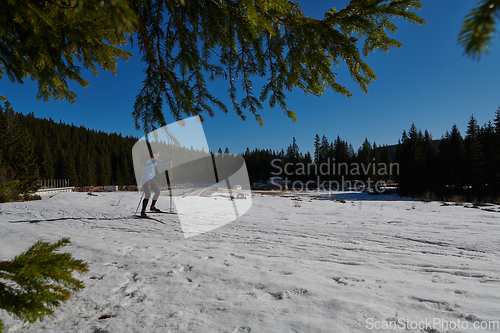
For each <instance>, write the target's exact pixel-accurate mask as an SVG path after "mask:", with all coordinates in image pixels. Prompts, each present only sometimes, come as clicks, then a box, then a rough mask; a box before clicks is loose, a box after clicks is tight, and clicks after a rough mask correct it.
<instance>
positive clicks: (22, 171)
mask: <svg viewBox="0 0 500 333" xmlns="http://www.w3.org/2000/svg"><path fill="white" fill-rule="evenodd" d="M0 139H1V140H0V184H6V183H9V182H10V183H11V184H12V181H14V180H18V181H19V182H18V183H16V185H17V189H18V191H17V193H29V192H33V191H35V190H36V188H37V185H38V180H40V179H54V178H67V179H69V180H70V186H94V185H134V184H137V182H136V179H135V174H134V168H133V161H132V147H133V145H134V144H135V143H136V142H137V140H138V139H137V138H135V137H131V136H126V137H123V136H122V135H119V134H107V133H104V132H100V131H99V132H98V131H95V130H89V129H86V128H84V127H82V126H80V127H77V126H74V125H67V124H63V123H62V122H59V123H57V122H55V121H53V120H52V119H49V120H47V119H39V118H36V117H35V116H34V115H33V113H30V114H28V115H23V114H21V113H17V112H15V111H14V110H13V108H12V105H11V104H10V103H9V102H8V101H7V102H5V104H4V105H3V106H2V105H0ZM200 153H202V154H203V156H207V155H206V153H205V152H200ZM192 154H195V155H196V152H194V151H193V152H192ZM241 155H242V156H243V158H244V160H245V163H246V166H247V170H248V174H249V178H250V182H251V183H253V182H255V181H258V180H262V181H264V182H265V181H267V180H268V179H269V178H270V177H272V176H280V177H283V178H286V179H287V180H288V181H290V182H301V183H307V182H309V184H313V183H315V185H318V182H320V181H335V182H336V183H337V184H342V182H344V181H350V180H359V181H363V182H365V183H366V181H367V180H370V181H371V182H373V183H372V184H374V183H375V182H377V181H384V182H388V181H393V182H395V183H397V184H398V191H399V192H400V194H404V195H422V194H424V193H426V192H428V193H433V194H435V195H439V196H443V195H452V194H460V195H467V196H474V197H498V196H500V190H499V189H500V168H499V167H498V165H500V108H498V109H497V110H496V112H495V117H494V119H493V121H489V122H487V123H486V124H484V125H483V126H479V125H478V123H477V120H476V118H475V117H474V116H473V115H472V116H471V117H470V119H469V122H468V125H467V131H466V133H465V136H462V135H461V133H460V132H459V130H458V128H457V126H456V125H454V126H453V127H452V128H451V130H450V131H447V132H446V133H445V134H444V135H443V136H442V137H441V139H438V140H435V139H433V138H432V136H431V134H430V133H429V132H428V131H427V130H425V131H424V132H422V131H421V130H419V129H417V127H416V126H415V125H414V124H412V125H411V127H410V129H409V130H408V131H406V130H405V131H403V133H402V137H401V139H400V140H399V142H398V144H397V145H395V146H378V145H377V144H376V143H373V144H372V143H370V142H369V141H368V139H365V141H364V142H363V144H362V145H361V147H359V148H358V149H357V150H355V149H354V148H353V146H352V145H351V144H349V143H348V142H347V141H344V140H342V139H341V138H340V137H339V136H337V137H336V139H335V140H333V141H330V140H328V138H327V137H326V135H322V136H321V137H320V136H319V135H318V134H316V136H315V137H314V152H313V154H311V153H310V152H306V153H302V152H301V151H300V149H299V147H298V145H297V142H296V139H295V138H293V139H292V143H291V144H290V145H289V146H288V147H287V148H286V149H281V150H277V151H275V150H270V149H254V150H252V151H250V149H249V148H247V149H246V151H245V152H244V153H242V154H241ZM165 156H166V155H165ZM165 156H164V157H163V158H167V159H168V158H170V157H169V156H167V157H165ZM224 156H225V157H230V156H234V155H233V154H231V153H230V152H229V149H227V148H226V150H225V151H224V152H222V150H221V149H219V151H218V152H217V153H215V154H214V153H212V159H213V160H214V161H215V160H217V159H218V158H223V157H224ZM229 161H231V162H229ZM207 163H210V162H209V160H207V159H206V158H205V159H203V160H200V162H199V163H198V162H192V163H189V164H187V165H183V166H182V167H179V168H177V169H178V170H177V171H176V177H175V178H176V179H175V180H177V182H178V181H181V182H184V181H191V182H194V183H196V182H203V181H204V177H205V176H206V175H205V172H202V171H200V170H201V169H203V170H205V169H206V164H207ZM224 163H226V165H229V164H228V163H232V164H235V165H234V166H233V167H232V168H231V169H237V168H238V165H239V162H237V161H236V160H234V161H233V160H228V159H225V162H224ZM202 164H203V165H202ZM200 168H201V169H200ZM205 178H206V177H205ZM177 182H176V183H177ZM162 185H164V186H166V185H167V184H166V182H165V184H163V183H162ZM0 195H1V193H0ZM4 200H5V198H4Z"/></svg>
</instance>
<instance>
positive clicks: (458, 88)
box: [0, 0, 500, 153]
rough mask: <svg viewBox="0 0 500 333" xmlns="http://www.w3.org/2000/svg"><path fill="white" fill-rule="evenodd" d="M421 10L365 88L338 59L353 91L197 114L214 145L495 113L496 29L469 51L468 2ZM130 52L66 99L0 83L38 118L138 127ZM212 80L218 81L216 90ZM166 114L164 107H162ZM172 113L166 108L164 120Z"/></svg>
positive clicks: (435, 131) (432, 128)
mask: <svg viewBox="0 0 500 333" xmlns="http://www.w3.org/2000/svg"><path fill="white" fill-rule="evenodd" d="M301 3H302V9H303V10H304V11H305V13H306V14H308V15H311V16H313V17H316V18H321V17H322V15H323V13H324V12H325V11H327V10H328V9H329V8H330V7H332V6H334V7H337V9H340V8H342V7H344V6H345V4H346V3H348V1H346V0H341V1H301ZM422 3H423V8H422V9H421V10H420V11H419V15H420V16H422V17H423V18H424V19H425V20H426V24H425V25H424V26H414V25H412V24H410V23H408V22H406V21H403V20H401V21H398V22H397V26H398V27H399V30H398V32H397V33H396V34H394V35H393V37H394V38H396V39H397V40H399V41H400V42H402V43H403V46H402V48H401V49H392V50H391V51H389V53H385V52H376V53H373V54H371V55H370V56H369V57H368V60H367V62H368V64H369V65H370V66H371V67H372V68H373V69H374V70H375V73H376V74H377V76H378V79H377V80H376V81H374V82H373V83H371V84H370V85H369V87H368V89H369V92H368V93H367V94H365V93H364V92H362V91H361V90H360V89H359V87H358V86H357V85H356V84H355V83H354V82H353V81H352V79H351V77H350V75H349V74H348V73H347V71H346V70H345V66H343V67H340V68H339V69H338V70H337V72H338V73H339V76H338V81H339V83H341V84H344V85H346V87H347V88H348V89H349V90H350V91H351V93H352V94H353V96H352V97H351V98H348V97H345V96H342V95H339V94H335V93H334V92H333V91H328V92H327V93H326V94H324V95H323V96H321V97H315V96H306V95H305V94H304V93H303V92H301V91H298V90H297V91H296V92H294V93H289V95H288V106H289V108H290V109H292V110H293V111H294V112H295V113H296V115H297V118H298V122H296V123H294V122H292V120H290V119H289V118H287V117H286V116H285V115H284V113H283V111H282V110H281V109H279V108H274V109H273V108H270V107H269V106H267V107H265V108H264V110H263V111H262V112H261V115H262V117H263V119H264V121H265V123H266V124H265V126H263V127H261V126H259V125H258V123H257V122H256V121H255V120H254V118H253V117H252V116H251V115H250V114H249V115H248V118H247V121H245V122H244V121H242V120H241V119H240V118H239V117H238V116H236V114H235V113H234V112H230V113H229V114H223V113H222V112H217V113H216V115H215V117H214V118H211V119H210V118H206V121H205V123H204V124H203V127H204V130H205V135H206V137H207V141H208V145H209V147H210V149H211V150H212V151H217V150H218V149H219V148H222V150H224V149H225V148H226V147H228V148H229V150H230V151H231V152H234V153H241V152H244V151H245V150H246V148H247V147H249V148H250V149H251V150H252V149H254V148H262V149H267V148H270V149H273V150H279V149H281V148H283V149H286V148H287V147H288V146H289V145H290V144H291V142H292V138H293V137H295V138H296V139H297V143H298V145H299V148H300V150H301V151H302V152H306V151H310V152H311V153H313V139H314V136H315V135H316V134H319V135H320V136H322V135H323V134H324V135H326V136H327V137H328V139H329V140H330V141H333V140H334V139H335V138H336V137H337V135H339V136H340V138H341V139H343V140H346V141H347V142H349V143H351V144H352V145H353V147H354V148H355V149H357V148H358V147H359V146H360V145H361V144H362V142H363V141H364V139H365V138H368V140H369V141H370V142H372V143H373V142H376V143H377V144H378V145H381V144H389V145H390V144H395V143H397V141H398V139H399V138H400V137H401V133H402V131H403V130H405V129H408V128H409V127H410V125H411V123H412V122H414V123H415V125H416V126H417V128H421V129H422V130H424V129H427V130H429V132H430V133H431V134H432V135H433V137H434V138H440V137H441V135H443V134H444V133H445V132H446V130H449V129H451V127H452V126H453V124H456V125H457V126H458V128H459V130H460V131H461V133H462V134H463V135H464V134H465V130H466V125H467V121H468V119H469V117H470V115H471V114H474V116H475V117H476V118H477V120H478V122H479V124H480V125H483V124H484V123H485V122H487V121H488V120H492V119H493V116H494V112H495V110H496V109H497V108H498V107H499V106H500V99H499V98H498V96H499V93H498V87H499V81H498V75H499V74H500V61H499V59H500V57H499V55H500V47H499V46H498V44H499V42H500V40H499V36H498V35H497V36H495V38H494V45H493V47H492V48H491V52H490V54H489V55H485V56H483V57H482V58H481V60H480V61H479V62H478V61H472V60H470V59H469V58H467V57H465V56H464V55H463V49H462V48H461V47H459V46H458V45H457V36H458V33H459V31H460V27H461V25H462V22H463V19H464V16H465V15H466V14H467V13H468V12H469V11H470V9H471V8H473V7H474V6H475V4H476V1H472V0H460V1H457V0H439V1H436V0H423V1H422ZM132 51H135V53H136V55H135V57H134V58H133V59H132V60H130V61H128V62H124V61H120V62H119V64H118V69H117V70H118V75H116V76H114V75H112V74H111V73H106V72H101V73H100V75H99V76H98V77H94V76H92V74H91V73H87V74H85V75H84V77H85V78H86V79H87V80H88V81H89V82H90V86H88V87H87V88H81V87H79V86H78V85H76V84H72V85H71V87H72V88H73V89H74V91H75V92H76V93H77V94H78V98H77V102H76V104H74V105H72V104H70V103H69V102H67V101H51V102H49V103H44V102H42V101H37V100H36V98H35V97H36V92H37V85H36V83H34V82H31V81H29V80H27V81H26V83H25V84H23V85H19V84H17V83H11V82H9V81H8V79H6V78H4V79H3V80H1V81H0V91H1V94H2V95H3V96H6V97H7V98H8V99H9V101H10V102H11V103H12V104H13V107H14V110H16V111H17V112H22V113H25V114H27V113H29V112H33V113H34V114H35V116H37V117H41V118H52V119H54V120H56V121H59V120H62V122H64V123H68V124H74V125H77V126H85V127H87V128H92V129H96V130H100V131H104V132H108V133H114V132H116V133H121V134H123V135H133V136H137V137H140V136H142V135H143V133H142V132H141V131H136V130H135V128H134V124H133V119H132V116H131V112H132V108H133V104H134V99H135V96H136V95H137V93H138V91H139V89H140V88H141V83H142V80H143V73H142V70H143V65H142V63H141V62H140V55H139V54H138V50H137V48H135V49H132ZM227 88H228V87H227V86H224V85H223V84H222V85H218V86H216V87H215V89H216V91H215V94H216V95H217V96H219V97H221V98H224V97H225V96H226V95H227V93H226V91H227ZM217 89H218V90H217ZM165 112H166V114H168V110H165ZM168 119H170V120H172V121H173V119H172V118H169V117H167V120H168Z"/></svg>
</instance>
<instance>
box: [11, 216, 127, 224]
mask: <svg viewBox="0 0 500 333" xmlns="http://www.w3.org/2000/svg"><path fill="white" fill-rule="evenodd" d="M129 219H130V218H129V217H113V218H97V217H86V218H75V217H61V218H57V219H40V220H21V221H9V223H40V222H56V221H70V220H75V221H77V220H85V221H115V220H116V221H118V220H119V221H122V220H129Z"/></svg>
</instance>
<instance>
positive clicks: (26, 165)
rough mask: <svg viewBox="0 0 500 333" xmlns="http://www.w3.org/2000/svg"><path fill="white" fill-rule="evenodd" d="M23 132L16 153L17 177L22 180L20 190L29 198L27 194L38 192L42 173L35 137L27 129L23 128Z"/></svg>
mask: <svg viewBox="0 0 500 333" xmlns="http://www.w3.org/2000/svg"><path fill="white" fill-rule="evenodd" d="M22 132H23V134H22V135H21V139H20V141H19V151H18V152H17V154H16V157H17V158H16V163H15V165H16V169H17V176H16V178H17V179H19V180H20V186H19V188H20V190H21V191H22V192H23V193H24V194H25V198H28V196H27V195H29V194H30V193H34V192H36V190H37V189H38V181H39V179H40V174H39V168H38V165H37V163H36V155H35V144H34V142H33V139H32V137H31V135H30V134H29V132H28V131H27V130H26V129H23V131H22Z"/></svg>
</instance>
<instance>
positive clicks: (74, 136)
mask: <svg viewBox="0 0 500 333" xmlns="http://www.w3.org/2000/svg"><path fill="white" fill-rule="evenodd" d="M136 141H137V139H136V138H134V137H131V136H127V137H123V136H122V135H120V134H107V133H104V132H101V131H99V132H98V131H95V130H89V129H86V128H84V127H82V126H80V127H77V126H75V125H67V124H63V123H62V122H59V123H56V122H55V121H53V120H52V119H48V120H47V119H40V118H36V117H35V116H34V115H33V113H30V114H28V115H23V114H21V113H17V112H15V111H14V110H13V108H12V105H11V104H10V103H9V102H8V101H6V102H5V104H4V105H3V106H2V105H0V183H7V182H9V181H12V180H19V181H20V182H19V185H18V190H19V191H20V192H21V193H28V192H33V191H35V190H36V189H37V187H38V181H39V180H40V179H63V178H64V179H69V180H70V184H69V185H70V186H86V185H90V186H92V185H129V184H133V183H134V181H135V176H134V170H133V165H132V146H133V145H134V143H135V142H136Z"/></svg>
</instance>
